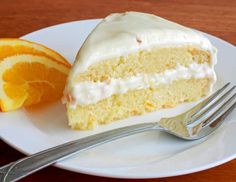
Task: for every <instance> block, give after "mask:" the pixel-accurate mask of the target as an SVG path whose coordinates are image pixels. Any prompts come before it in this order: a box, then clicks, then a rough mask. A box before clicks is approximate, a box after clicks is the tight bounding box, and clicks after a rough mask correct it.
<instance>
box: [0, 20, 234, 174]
mask: <svg viewBox="0 0 236 182" xmlns="http://www.w3.org/2000/svg"><path fill="white" fill-rule="evenodd" d="M101 20H102V19H83V20H76V21H70V22H64V23H60V24H55V25H51V26H48V27H44V28H41V29H38V30H35V31H33V32H30V33H27V34H25V35H23V36H20V37H19V38H21V39H26V40H28V39H27V38H25V37H26V36H29V35H30V34H33V33H37V32H40V31H43V30H46V29H51V28H54V27H60V26H64V25H67V24H72V23H81V22H96V23H98V22H99V21H101ZM197 31H198V30H197ZM200 32H201V31H200ZM202 33H204V34H207V35H208V36H210V37H214V38H215V39H218V40H219V41H221V42H222V41H223V42H224V43H226V44H227V45H228V46H231V47H232V48H235V49H236V46H235V45H234V44H232V43H230V42H227V41H225V40H224V39H221V38H219V37H216V36H214V35H211V34H208V33H205V32H202ZM0 139H1V140H2V141H3V142H5V143H6V144H8V145H9V146H10V147H12V148H14V149H16V150H17V151H19V152H21V153H23V154H25V155H26V156H28V155H31V153H28V152H26V151H25V150H24V149H22V148H19V147H17V146H16V145H15V144H14V143H13V142H12V141H8V140H7V139H6V138H4V137H3V136H2V135H1V134H0ZM235 158H236V153H235V154H233V155H231V156H229V157H227V158H224V159H222V160H218V161H215V162H211V163H209V164H208V165H203V166H199V167H194V168H191V169H189V170H179V171H178V170H177V171H176V172H175V173H173V172H169V173H168V172H167V173H159V175H155V176H154V175H150V174H149V175H148V176H147V175H132V174H130V175H129V176H127V175H120V174H117V173H115V174H111V172H102V171H97V170H96V169H93V168H92V169H89V168H84V167H82V168H80V169H75V168H74V167H69V166H67V165H65V164H61V163H55V164H53V165H52V166H55V167H58V168H61V169H64V170H68V171H72V172H76V173H82V174H88V175H93V176H100V177H110V178H122V179H151V178H164V177H174V176H180V175H186V174H191V173H196V172H200V171H203V170H207V169H210V168H213V167H216V166H219V165H221V164H224V163H226V162H229V161H231V160H233V159H235Z"/></svg>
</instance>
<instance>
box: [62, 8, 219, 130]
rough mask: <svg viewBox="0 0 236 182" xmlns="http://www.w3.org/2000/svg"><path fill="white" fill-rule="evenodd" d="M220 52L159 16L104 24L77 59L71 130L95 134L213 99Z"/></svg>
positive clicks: (70, 94)
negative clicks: (127, 121)
mask: <svg viewBox="0 0 236 182" xmlns="http://www.w3.org/2000/svg"><path fill="white" fill-rule="evenodd" d="M216 60H217V59H216V49H215V48H214V47H213V46H212V44H211V43H210V41H209V40H208V39H207V38H205V37H204V36H203V35H202V34H200V33H199V32H196V31H194V30H192V29H190V28H186V27H183V26H181V25H178V24H176V23H173V22H170V21H168V20H165V19H163V18H160V17H157V16H155V15H150V14H145V13H138V12H126V13H121V14H112V15H109V16H108V17H106V18H105V19H104V20H102V21H101V23H100V24H98V25H97V27H96V28H95V29H94V30H93V31H92V33H91V34H90V35H89V36H88V38H87V39H86V41H85V42H84V44H83V45H82V47H81V49H80V51H79V52H78V54H77V57H76V60H75V63H74V65H73V68H72V70H71V72H70V74H69V77H68V81H67V86H66V88H65V91H64V95H65V96H64V102H66V104H67V114H68V119H69V125H70V126H71V128H73V129H93V128H95V127H96V126H97V125H99V124H106V123H110V122H112V121H115V120H120V119H125V118H127V117H130V116H135V115H142V114H145V113H148V112H152V111H155V110H158V109H161V108H172V107H175V106H177V105H179V104H181V103H184V102H191V101H196V100H198V99H200V98H201V97H203V96H206V95H208V94H209V93H210V92H211V90H212V86H213V84H214V83H215V81H216V75H215V71H214V65H215V64H216Z"/></svg>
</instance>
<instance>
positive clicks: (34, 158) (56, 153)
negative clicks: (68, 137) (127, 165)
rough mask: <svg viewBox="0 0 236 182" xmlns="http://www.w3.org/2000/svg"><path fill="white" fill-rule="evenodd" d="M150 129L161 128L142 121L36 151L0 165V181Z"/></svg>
mask: <svg viewBox="0 0 236 182" xmlns="http://www.w3.org/2000/svg"><path fill="white" fill-rule="evenodd" d="M152 129H160V130H161V129H162V127H160V126H159V125H158V123H144V124H137V125H132V126H127V127H122V128H118V129H114V130H110V131H107V132H103V133H99V134H96V135H92V136H89V137H85V138H82V139H78V140H75V141H71V142H68V143H65V144H62V145H59V146H56V147H53V148H50V149H47V150H44V151H41V152H38V153H36V154H33V155H30V156H28V157H25V158H22V159H20V160H17V161H15V162H12V163H10V164H8V165H5V166H3V167H0V181H4V182H6V181H15V180H18V179H21V178H23V177H25V176H28V175H29V174H32V173H34V172H36V171H38V170H40V169H43V168H45V167H47V166H49V165H51V164H54V163H55V162H58V161H61V160H63V159H65V158H68V157H70V156H72V155H74V154H76V153H78V152H80V151H83V150H86V149H89V148H92V147H95V146H97V145H101V144H104V143H107V142H110V141H113V140H116V139H119V138H122V137H126V136H129V135H133V134H136V133H140V132H144V131H148V130H152Z"/></svg>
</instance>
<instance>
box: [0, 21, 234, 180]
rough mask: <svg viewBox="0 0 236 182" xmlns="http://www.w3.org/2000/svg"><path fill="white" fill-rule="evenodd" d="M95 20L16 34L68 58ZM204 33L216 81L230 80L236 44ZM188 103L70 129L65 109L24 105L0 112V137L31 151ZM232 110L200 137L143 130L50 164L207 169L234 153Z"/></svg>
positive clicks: (113, 173) (131, 174) (95, 169)
mask: <svg viewBox="0 0 236 182" xmlns="http://www.w3.org/2000/svg"><path fill="white" fill-rule="evenodd" d="M98 22H99V20H85V21H77V22H71V23H65V24H61V25H56V26H52V27H48V28H45V29H42V30H39V31H36V32H33V33H30V34H28V35H26V36H24V37H22V38H24V39H27V40H31V41H35V42H38V43H42V44H44V45H46V46H48V47H50V48H52V49H54V50H56V51H58V52H59V53H61V54H62V55H64V56H65V57H66V58H67V59H68V60H70V61H71V63H72V62H73V60H74V58H75V55H76V53H77V51H78V49H79V48H80V46H81V44H82V42H83V41H84V40H85V38H86V36H87V35H88V33H89V32H90V31H91V30H92V29H93V28H94V27H95V25H96V24H97V23H98ZM206 36H207V37H208V38H209V39H210V40H211V41H212V43H213V44H214V45H215V46H216V47H217V48H218V50H219V62H218V64H217V66H216V70H217V75H218V82H217V85H222V84H223V83H224V82H225V81H231V82H232V83H234V84H235V83H236V74H235V70H233V68H234V69H235V68H236V48H235V47H234V46H233V45H231V44H229V43H227V42H225V41H223V40H220V39H218V38H216V37H213V36H211V35H207V34H206ZM189 106H192V104H186V105H182V106H180V107H178V108H176V109H166V110H162V111H159V112H155V113H151V114H147V115H145V116H142V117H133V118H130V119H127V120H126V121H120V122H115V123H113V124H110V125H106V126H101V127H100V128H99V129H98V130H96V131H73V130H71V129H70V128H69V127H68V126H67V118H66V111H65V108H64V106H63V105H62V104H60V103H57V104H53V105H51V106H49V107H46V108H44V109H41V110H37V111H31V112H28V111H26V110H24V109H22V110H18V111H14V112H8V113H0V136H1V138H2V139H3V140H4V141H6V142H7V143H8V144H10V145H11V146H12V147H14V148H16V149H17V150H19V151H21V152H23V153H26V154H32V153H35V152H38V151H40V150H44V149H46V148H49V147H53V146H55V145H58V144H61V143H64V142H67V141H71V140H74V139H77V138H81V137H84V136H87V135H91V134H93V133H97V132H101V131H105V130H109V129H111V128H115V127H120V126H124V125H130V124H134V123H138V122H143V121H145V122H147V121H157V120H158V119H159V118H160V117H163V116H170V115H175V114H177V113H180V112H183V111H184V110H186V109H187V108H188V107H189ZM235 131H236V112H235V111H234V113H232V114H231V115H230V116H229V117H228V118H227V122H226V123H225V125H224V126H223V127H221V128H220V129H219V130H218V131H217V132H216V133H215V134H214V135H213V136H211V137H210V138H209V139H208V140H206V141H203V140H201V141H195V142H186V141H182V140H179V139H176V138H174V137H171V136H169V135H167V134H165V133H162V132H156V131H155V132H146V133H142V134H138V135H134V136H131V137H128V138H124V139H120V140H118V141H115V142H112V143H108V144H105V145H102V146H99V147H96V148H93V149H91V150H88V151H85V152H82V153H80V154H78V155H76V156H75V157H72V158H70V159H68V160H65V161H63V162H59V163H57V164H56V166H58V167H60V168H63V169H67V170H71V171H75V172H80V173H86V174H92V175H98V176H107V177H119V178H154V177H155V178H156V177H166V176H175V175H181V174H187V173H192V172H196V171H201V170H204V169H208V168H211V167H214V166H217V165H219V164H222V163H225V162H227V161H229V160H231V159H234V158H235V157H236V142H235V138H236V132H235Z"/></svg>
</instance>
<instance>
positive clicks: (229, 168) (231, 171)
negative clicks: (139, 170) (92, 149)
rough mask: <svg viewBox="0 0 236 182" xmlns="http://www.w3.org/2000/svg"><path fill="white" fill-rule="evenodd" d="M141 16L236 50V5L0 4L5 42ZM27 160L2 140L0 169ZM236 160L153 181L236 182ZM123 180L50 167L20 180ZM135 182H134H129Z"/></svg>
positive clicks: (45, 0)
mask: <svg viewBox="0 0 236 182" xmlns="http://www.w3.org/2000/svg"><path fill="white" fill-rule="evenodd" d="M131 10H132V11H142V12H148V13H153V14H156V15H158V16H162V17H164V18H167V19H169V20H173V21H176V22H178V23H180V24H183V25H185V26H189V27H192V28H196V29H198V30H201V31H204V32H207V33H210V34H212V35H215V36H217V37H220V38H222V39H224V40H226V41H228V42H230V43H232V44H234V45H236V0H224V1H223V0H204V1H203V0H192V1H188V0H87V1H86V0H24V1H17V0H1V1H0V37H20V36H22V35H25V34H27V33H30V32H32V31H35V30H38V29H41V28H44V27H47V26H51V25H55V24H59V23H64V22H69V21H75V20H82V19H91V18H102V17H105V16H106V15H108V14H110V13H112V12H124V11H131ZM23 156H24V155H23V154H21V153H19V152H17V151H16V150H14V149H12V148H11V147H10V146H8V145H7V144H5V143H4V142H3V141H0V165H3V164H6V163H8V162H11V161H14V160H16V159H19V158H21V157H23ZM235 171H236V159H235V160H232V161H230V162H228V163H226V164H224V165H221V166H218V167H215V168H212V169H209V170H206V171H202V172H198V173H194V174H189V175H183V176H178V177H170V178H161V179H146V180H144V181H151V182H154V181H155V182H157V181H158V182H159V181H160V182H180V181H181V182H182V181H185V182H188V181H202V182H206V181H227V182H229V181H236V173H235ZM49 180H50V181H52V180H55V181H66V180H67V181H77V180H80V181H81V180H82V181H90V180H96V181H97V182H98V181H103V182H105V181H111V182H112V181H120V179H111V178H102V177H94V176H89V175H84V174H79V173H73V172H69V171H65V170H62V169H58V168H55V167H48V168H46V169H43V170H41V171H39V172H38V173H36V174H33V175H31V176H29V177H27V178H25V179H23V180H21V181H49ZM127 181H129V180H127ZM130 181H131V180H130Z"/></svg>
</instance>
